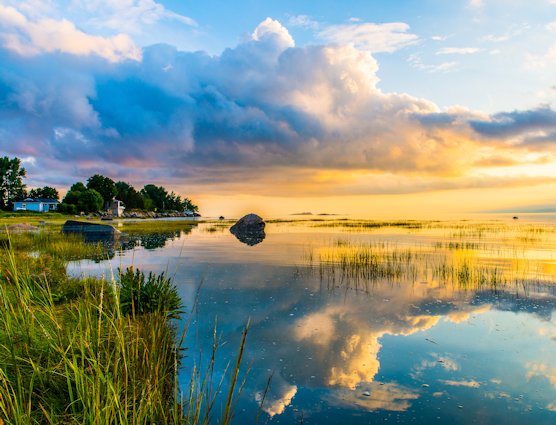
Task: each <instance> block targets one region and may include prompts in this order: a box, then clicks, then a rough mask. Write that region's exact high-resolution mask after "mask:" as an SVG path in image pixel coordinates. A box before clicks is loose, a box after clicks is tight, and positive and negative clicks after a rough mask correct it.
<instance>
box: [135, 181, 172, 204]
mask: <svg viewBox="0 0 556 425" xmlns="http://www.w3.org/2000/svg"><path fill="white" fill-rule="evenodd" d="M141 194H142V195H143V196H144V197H145V198H148V199H150V201H151V202H152V204H151V205H150V208H149V209H152V210H156V211H164V210H165V209H167V203H168V192H167V191H166V189H164V188H163V187H162V186H155V185H154V184H148V185H146V186H145V187H143V189H141ZM147 204H149V202H147ZM145 206H146V205H145Z"/></svg>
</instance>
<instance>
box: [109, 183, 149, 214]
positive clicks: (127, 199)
mask: <svg viewBox="0 0 556 425" xmlns="http://www.w3.org/2000/svg"><path fill="white" fill-rule="evenodd" d="M116 190H117V193H116V198H118V199H119V200H120V201H122V202H123V203H124V205H125V207H126V209H127V210H132V209H139V210H142V209H144V208H145V201H144V198H143V196H142V195H141V193H140V192H137V191H136V190H135V188H134V187H133V186H132V185H130V184H129V183H126V182H117V183H116Z"/></svg>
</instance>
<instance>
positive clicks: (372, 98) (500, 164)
mask: <svg viewBox="0 0 556 425" xmlns="http://www.w3.org/2000/svg"><path fill="white" fill-rule="evenodd" d="M555 101H556V0H535V1H531V0H528V1H526V0H453V1H446V0H398V1H391V0H382V1H378V0H357V1H346V2H338V1H331V0H321V1H299V0H284V1H276V0H274V1H270V0H234V1H224V0H219V1H216V0H204V1H195V2H194V1H186V0H172V1H170V0H168V1H158V2H157V1H155V0H68V1H51V0H29V1H21V0H19V1H12V0H0V155H2V156H4V155H7V156H10V157H13V156H17V157H19V158H21V159H22V160H23V162H24V166H25V168H26V169H27V176H28V178H27V179H26V182H27V184H28V186H29V187H35V186H43V185H49V186H55V187H57V188H58V189H60V190H61V192H64V191H65V190H66V189H67V188H68V187H69V186H70V185H71V184H72V183H74V182H76V181H79V180H80V181H84V180H86V178H87V177H89V176H91V175H92V174H96V173H100V174H104V175H106V176H109V177H111V178H112V179H114V180H116V181H117V180H124V181H128V182H130V183H132V184H134V185H135V186H136V187H142V186H143V185H144V184H146V183H156V184H160V185H163V186H165V187H167V188H169V189H171V190H174V191H176V192H178V193H180V194H182V195H185V196H188V197H190V198H192V199H193V201H194V202H196V203H197V204H199V206H200V210H201V213H202V214H203V215H207V216H211V215H220V214H223V215H226V216H239V215H240V214H242V213H246V212H259V213H260V214H263V215H284V214H289V213H295V212H300V211H313V212H314V213H319V212H327V213H350V214H354V215H365V216H373V215H376V216H381V217H382V216H392V217H394V216H395V217H405V218H410V217H416V218H417V217H422V216H440V215H442V214H445V213H451V214H460V215H461V216H462V217H464V216H465V215H466V214H471V213H474V212H481V211H494V210H515V211H523V210H525V209H527V208H531V209H547V208H553V209H554V208H556V149H555V146H556V110H555V109H554V106H553V104H554V102H555Z"/></svg>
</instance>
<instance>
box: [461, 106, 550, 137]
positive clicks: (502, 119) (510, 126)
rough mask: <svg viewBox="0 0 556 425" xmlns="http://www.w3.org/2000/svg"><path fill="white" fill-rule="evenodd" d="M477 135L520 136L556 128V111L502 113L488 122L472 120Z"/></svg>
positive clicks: (547, 107) (537, 110)
mask: <svg viewBox="0 0 556 425" xmlns="http://www.w3.org/2000/svg"><path fill="white" fill-rule="evenodd" d="M470 125H471V127H472V128H473V130H475V131H476V132H477V133H479V134H481V135H484V136H487V137H510V136H518V135H522V134H524V133H527V132H532V131H544V130H550V129H555V128H556V111H554V110H553V109H552V108H551V107H549V106H542V107H539V108H536V109H531V110H525V111H513V112H501V113H498V114H495V115H493V116H491V117H490V118H489V119H488V120H471V121H470Z"/></svg>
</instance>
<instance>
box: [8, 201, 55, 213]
mask: <svg viewBox="0 0 556 425" xmlns="http://www.w3.org/2000/svg"><path fill="white" fill-rule="evenodd" d="M59 203H60V202H59V201H58V200H57V199H48V198H37V199H33V198H26V199H24V200H23V201H16V202H14V211H36V212H49V211H56V210H57V209H58V204H59Z"/></svg>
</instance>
